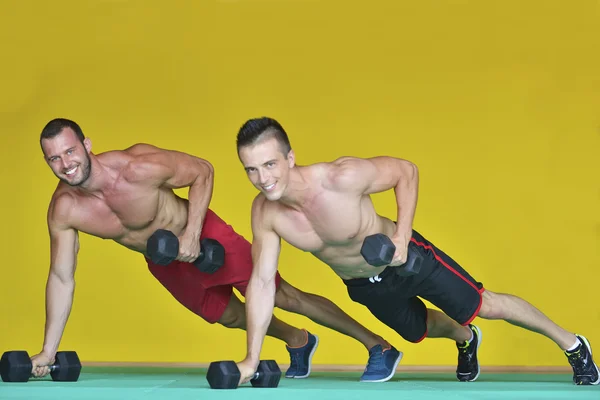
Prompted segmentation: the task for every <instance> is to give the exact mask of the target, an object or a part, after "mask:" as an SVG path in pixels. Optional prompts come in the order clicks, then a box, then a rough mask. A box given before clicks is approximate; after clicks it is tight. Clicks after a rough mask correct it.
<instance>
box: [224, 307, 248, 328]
mask: <svg viewBox="0 0 600 400" xmlns="http://www.w3.org/2000/svg"><path fill="white" fill-rule="evenodd" d="M237 303H238V304H234V302H231V303H229V305H228V306H227V308H226V309H225V312H224V313H223V315H221V318H219V321H218V323H219V324H221V325H223V326H224V327H226V328H230V329H244V328H245V327H246V313H245V309H244V305H243V304H242V303H241V302H237Z"/></svg>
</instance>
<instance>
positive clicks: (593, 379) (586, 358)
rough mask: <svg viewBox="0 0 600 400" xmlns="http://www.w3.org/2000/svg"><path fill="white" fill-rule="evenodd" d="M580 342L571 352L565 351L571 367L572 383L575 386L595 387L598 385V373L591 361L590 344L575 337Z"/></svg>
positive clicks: (583, 339)
mask: <svg viewBox="0 0 600 400" xmlns="http://www.w3.org/2000/svg"><path fill="white" fill-rule="evenodd" d="M575 336H577V339H579V341H580V342H581V344H580V345H579V347H578V348H576V349H575V350H573V351H572V352H570V353H569V352H567V351H565V354H566V355H567V359H568V360H569V364H571V367H573V382H574V383H575V384H576V385H597V384H598V383H600V371H599V370H598V366H597V365H596V364H595V363H594V360H593V359H592V347H591V346H590V342H588V341H587V339H586V338H585V337H583V336H581V335H575Z"/></svg>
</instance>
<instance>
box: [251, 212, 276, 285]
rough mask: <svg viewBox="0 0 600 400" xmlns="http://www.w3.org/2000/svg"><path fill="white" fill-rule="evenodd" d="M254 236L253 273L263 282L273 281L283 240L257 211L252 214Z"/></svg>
mask: <svg viewBox="0 0 600 400" xmlns="http://www.w3.org/2000/svg"><path fill="white" fill-rule="evenodd" d="M252 234H253V239H252V262H253V264H254V267H253V272H252V273H253V275H257V276H258V277H259V278H260V279H261V280H265V281H266V280H270V279H273V278H274V277H275V274H276V273H277V264H278V261H279V253H280V251H281V238H280V237H279V235H278V234H277V233H276V232H275V231H274V230H273V229H272V228H271V227H270V226H269V225H268V224H267V223H266V221H265V220H264V218H263V216H262V213H261V212H257V211H253V213H252Z"/></svg>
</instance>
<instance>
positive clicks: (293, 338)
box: [218, 293, 306, 347]
mask: <svg viewBox="0 0 600 400" xmlns="http://www.w3.org/2000/svg"><path fill="white" fill-rule="evenodd" d="M218 323H219V324H221V325H223V326H224V327H226V328H230V329H242V330H246V309H245V306H244V303H242V302H241V301H240V300H239V299H238V298H237V296H236V295H235V293H231V297H230V300H229V303H228V304H227V307H226V308H225V311H224V312H223V314H222V315H221V318H219V321H218ZM267 335H268V336H271V337H274V338H277V339H279V340H282V341H283V342H285V343H286V344H287V345H288V346H290V347H296V346H301V345H303V344H304V342H305V341H306V334H305V332H304V331H303V330H301V329H298V328H295V327H293V326H291V325H289V324H287V323H285V322H283V321H281V320H280V319H278V318H277V317H275V316H274V315H273V317H272V318H271V323H270V324H269V327H268V328H267Z"/></svg>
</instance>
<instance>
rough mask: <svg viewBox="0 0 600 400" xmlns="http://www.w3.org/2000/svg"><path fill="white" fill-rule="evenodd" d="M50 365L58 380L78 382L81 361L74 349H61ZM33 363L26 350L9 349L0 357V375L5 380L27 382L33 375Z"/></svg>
mask: <svg viewBox="0 0 600 400" xmlns="http://www.w3.org/2000/svg"><path fill="white" fill-rule="evenodd" d="M55 358H56V361H55V363H54V364H53V365H51V366H50V376H51V377H52V380H53V381H57V382H76V381H77V380H78V379H79V374H80V373H81V362H80V361H79V357H78V356H77V353H76V352H74V351H59V352H57V353H56V357H55ZM32 369H33V364H32V362H31V358H30V357H29V354H27V352H26V351H24V350H15V351H7V352H5V353H4V354H2V358H1V359H0V377H2V381H4V382H27V381H28V380H29V378H31V377H32V373H31V372H32Z"/></svg>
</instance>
